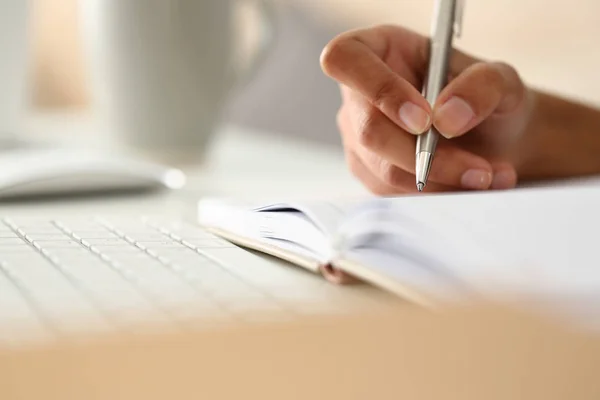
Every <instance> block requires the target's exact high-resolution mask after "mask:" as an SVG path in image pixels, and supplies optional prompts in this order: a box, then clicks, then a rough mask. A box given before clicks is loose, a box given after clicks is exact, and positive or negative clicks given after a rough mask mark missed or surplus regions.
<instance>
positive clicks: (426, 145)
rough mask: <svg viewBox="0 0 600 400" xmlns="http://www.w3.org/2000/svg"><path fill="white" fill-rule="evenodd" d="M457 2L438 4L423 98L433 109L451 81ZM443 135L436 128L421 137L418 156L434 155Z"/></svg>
mask: <svg viewBox="0 0 600 400" xmlns="http://www.w3.org/2000/svg"><path fill="white" fill-rule="evenodd" d="M456 9H457V0H437V1H436V3H435V9H434V18H433V24H432V31H431V39H430V41H429V68H428V71H427V76H426V78H425V84H424V85H423V96H424V97H425V98H426V99H427V101H428V102H429V104H431V105H432V106H433V105H434V104H435V102H436V100H437V98H438V96H439V95H440V93H441V92H442V90H443V89H444V87H445V86H446V84H447V81H448V72H449V58H450V54H451V51H452V39H453V37H454V29H455V18H456ZM438 137H439V133H438V132H437V131H436V130H435V128H432V129H430V130H429V131H428V132H426V133H424V134H422V135H419V137H418V139H417V154H418V153H420V152H423V151H425V152H429V153H432V154H433V152H434V151H435V147H436V146H437V141H438Z"/></svg>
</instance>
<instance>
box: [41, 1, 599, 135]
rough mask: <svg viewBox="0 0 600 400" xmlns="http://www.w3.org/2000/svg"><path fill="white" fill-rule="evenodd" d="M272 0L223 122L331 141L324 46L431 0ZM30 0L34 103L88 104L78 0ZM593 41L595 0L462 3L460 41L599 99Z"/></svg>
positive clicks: (425, 12)
mask: <svg viewBox="0 0 600 400" xmlns="http://www.w3.org/2000/svg"><path fill="white" fill-rule="evenodd" d="M199 1H210V0H199ZM215 1H217V0H215ZM273 1H274V3H275V5H276V14H277V26H278V28H277V34H276V43H275V47H274V49H273V51H271V52H270V54H269V56H268V59H267V61H266V63H264V64H263V66H262V68H261V69H260V70H259V71H258V73H257V74H255V75H254V76H253V78H252V79H251V80H250V81H249V82H248V83H247V84H245V85H244V86H242V87H240V88H239V89H237V90H236V92H235V93H234V96H232V97H231V99H230V100H229V102H228V104H227V108H226V112H225V120H226V121H227V122H234V123H237V124H242V125H244V126H247V127H250V128H255V129H260V130H267V131H270V132H276V133H278V134H282V135H295V136H301V137H304V138H308V139H310V140H314V141H318V142H322V143H326V144H329V145H338V135H337V132H336V127H335V122H334V120H335V114H336V111H337V108H338V106H339V102H340V100H339V94H338V90H337V87H336V85H335V84H334V83H333V82H331V81H329V79H327V78H326V77H324V76H323V74H322V73H321V70H320V68H319V55H320V53H321V50H322V48H323V46H324V45H325V44H326V43H327V42H328V41H329V40H330V39H331V38H333V37H334V36H335V35H336V34H338V33H340V32H342V31H344V30H347V29H351V28H356V27H363V26H367V25H372V24H380V23H393V24H400V25H404V26H407V27H409V28H412V29H414V30H417V31H419V32H422V33H425V34H426V33H427V32H428V30H429V24H430V18H431V12H432V6H433V0H273ZM240 3H246V2H245V1H240ZM33 4H34V15H33V18H32V26H31V29H32V40H33V55H34V64H33V69H32V73H33V77H32V79H33V82H34V85H33V88H32V99H33V106H34V107H35V108H36V109H39V110H43V111H62V110H71V109H85V108H86V107H88V106H89V98H90V96H89V87H88V85H87V83H88V82H87V76H86V69H85V66H84V62H83V55H82V54H83V53H82V51H83V50H82V40H81V36H80V26H79V20H78V11H77V7H78V0H33ZM247 13H248V14H250V11H249V9H248V10H247ZM239 14H240V18H239V21H240V23H239V30H240V32H239V33H241V35H242V36H244V37H246V36H245V35H244V32H245V30H246V29H247V30H248V32H251V31H252V29H251V25H252V23H253V22H252V21H253V18H251V16H250V15H246V11H245V9H244V7H240V10H239ZM598 38H600V2H599V1H598V0H571V1H569V2H565V1H559V0H473V1H468V0H467V7H466V14H465V20H464V34H463V37H462V38H461V39H460V41H458V42H457V45H458V46H459V47H460V48H461V49H463V50H465V51H467V52H469V53H472V54H475V55H478V56H480V57H483V58H486V59H490V60H502V61H506V62H509V63H511V64H512V65H514V66H515V67H516V68H517V69H518V70H519V71H520V73H521V75H522V76H523V78H524V79H525V80H526V81H527V82H528V83H530V84H532V85H535V86H537V87H540V88H543V89H545V90H550V91H554V92H559V93H562V94H564V95H566V96H569V97H573V98H577V99H580V100H582V101H585V102H590V103H593V104H600V77H598V74H597V71H598V70H599V68H600V47H599V46H598V44H597V42H598ZM240 51H241V52H243V51H244V49H243V47H242V48H241V49H240Z"/></svg>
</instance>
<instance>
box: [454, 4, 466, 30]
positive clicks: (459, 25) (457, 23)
mask: <svg viewBox="0 0 600 400" xmlns="http://www.w3.org/2000/svg"><path fill="white" fill-rule="evenodd" d="M465 2H466V0H456V3H455V9H454V35H456V37H457V38H459V37H460V36H461V35H462V30H463V19H464V15H465Z"/></svg>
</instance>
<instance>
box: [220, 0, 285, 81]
mask: <svg viewBox="0 0 600 400" xmlns="http://www.w3.org/2000/svg"><path fill="white" fill-rule="evenodd" d="M239 1H248V2H253V3H255V4H256V6H257V8H258V11H259V12H260V17H261V18H262V21H261V24H260V25H261V32H260V43H259V45H258V46H257V49H256V50H254V53H253V54H252V56H251V57H250V61H249V62H248V65H246V66H245V67H244V68H241V69H235V68H234V69H233V71H232V74H233V76H232V78H231V79H230V82H232V86H240V85H241V86H243V85H245V84H246V83H248V81H249V80H250V78H251V77H253V76H254V75H255V73H256V72H257V71H258V70H259V69H260V67H261V66H262V65H263V63H264V62H265V60H266V59H267V56H268V55H269V52H270V50H271V49H272V47H273V45H274V43H275V37H276V31H277V23H276V21H277V14H276V9H275V6H274V5H273V3H272V1H271V0H239Z"/></svg>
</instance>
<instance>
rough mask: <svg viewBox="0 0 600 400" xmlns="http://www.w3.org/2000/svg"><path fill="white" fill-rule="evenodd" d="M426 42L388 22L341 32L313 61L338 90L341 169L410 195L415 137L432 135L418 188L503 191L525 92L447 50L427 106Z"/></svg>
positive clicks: (497, 70)
mask: <svg viewBox="0 0 600 400" xmlns="http://www.w3.org/2000/svg"><path fill="white" fill-rule="evenodd" d="M428 52H429V42H428V39H427V38H426V37H424V36H421V35H418V34H416V33H414V32H411V31H409V30H406V29H403V28H401V27H396V26H378V27H374V28H369V29H363V30H356V31H351V32H347V33H344V34H342V35H340V36H338V37H336V38H335V39H334V40H333V41H331V42H330V43H329V44H328V45H327V47H326V48H325V49H324V51H323V54H322V56H321V65H322V68H323V71H324V72H325V73H326V74H327V75H328V76H330V77H331V78H333V79H335V80H336V81H337V82H338V83H339V84H340V89H341V93H342V106H341V108H340V111H339V113H338V117H337V120H338V126H339V129H340V133H341V136H342V140H343V144H344V148H345V151H346V156H347V160H348V163H349V166H350V168H351V170H352V172H353V173H354V175H355V176H356V177H357V178H358V179H360V180H361V181H362V183H363V184H364V185H365V186H367V188H369V189H370V190H371V191H372V192H374V193H376V194H379V195H394V194H399V193H412V192H416V190H417V189H416V185H415V175H414V174H415V146H416V135H419V134H421V133H423V132H425V131H427V130H428V129H429V128H430V126H431V125H434V126H435V127H436V128H437V129H438V131H439V132H440V134H441V135H442V136H443V137H442V138H440V141H439V144H438V147H437V150H436V154H435V157H434V162H433V166H432V170H431V173H430V175H429V183H428V185H427V187H426V191H451V190H465V189H469V190H486V189H508V188H513V187H514V186H515V185H516V183H517V166H518V163H519V161H520V156H521V153H522V152H521V151H519V150H520V149H521V148H522V146H520V144H521V143H520V142H521V139H522V138H523V136H524V133H525V131H526V129H527V126H528V123H529V121H530V119H531V115H532V113H533V111H532V110H533V108H534V107H533V104H534V100H533V99H534V97H535V96H534V95H533V91H531V90H529V89H528V88H527V87H525V85H524V84H523V82H522V81H521V79H520V77H519V75H518V74H517V72H516V71H515V70H514V69H513V68H511V67H510V66H508V65H506V64H504V63H497V62H484V61H481V60H477V59H475V58H473V57H471V56H468V55H466V54H464V53H462V52H460V51H456V50H455V51H454V52H453V54H452V56H451V59H450V74H449V75H450V76H449V84H448V85H447V86H446V88H445V89H444V90H443V92H442V93H441V94H440V96H439V98H438V99H437V101H436V103H435V105H434V106H433V107H431V106H430V105H429V104H428V102H427V101H426V100H425V98H424V97H423V96H422V95H421V93H420V88H421V87H422V86H423V79H424V77H425V74H426V71H427V67H428V59H429V57H428Z"/></svg>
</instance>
